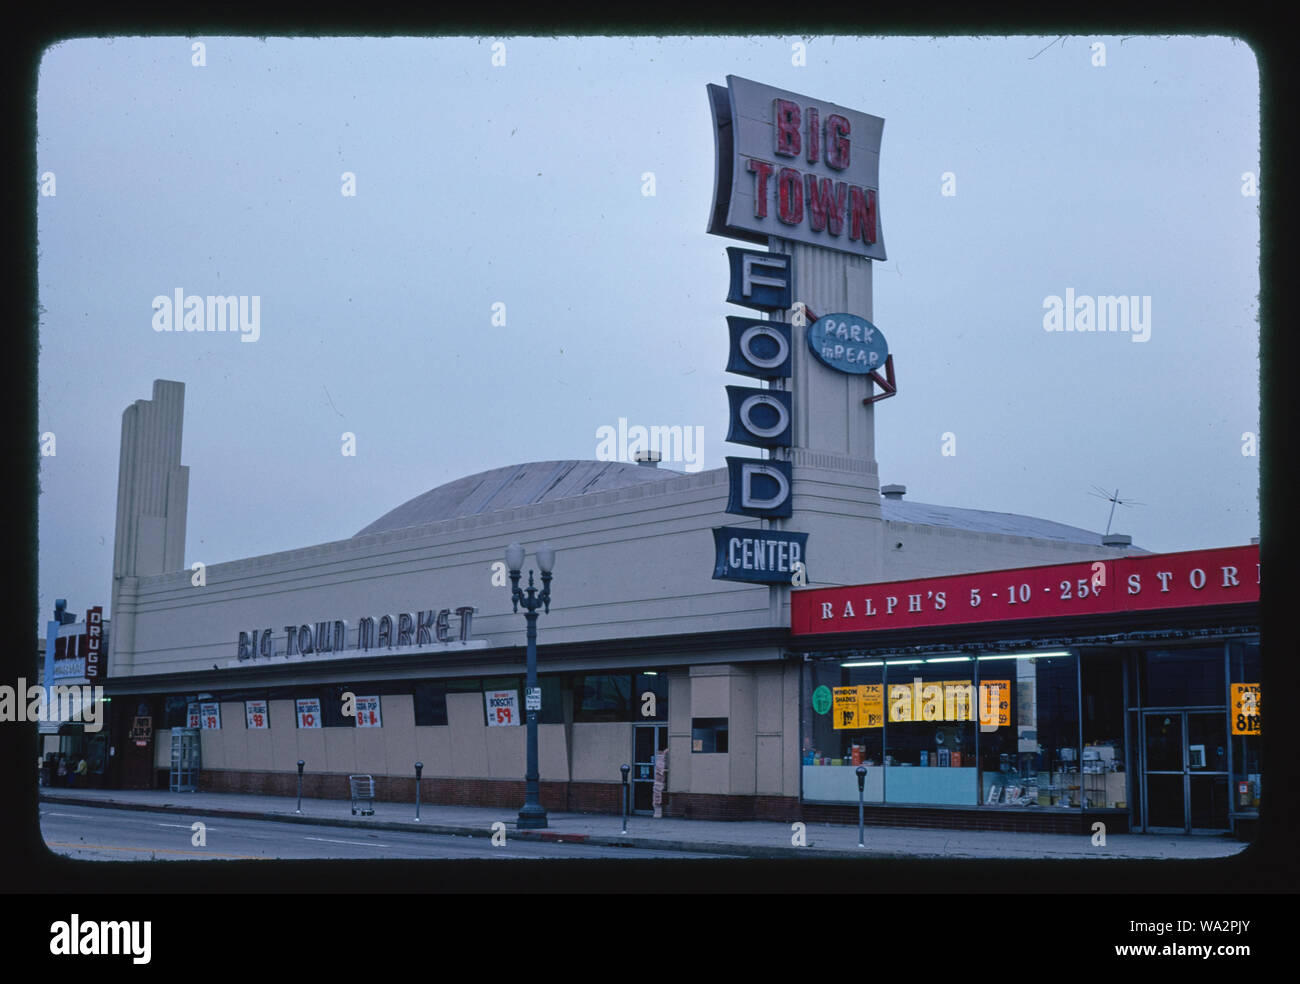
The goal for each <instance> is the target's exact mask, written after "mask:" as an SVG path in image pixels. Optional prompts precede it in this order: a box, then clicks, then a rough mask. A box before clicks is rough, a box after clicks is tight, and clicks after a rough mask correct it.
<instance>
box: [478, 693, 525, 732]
mask: <svg viewBox="0 0 1300 984" xmlns="http://www.w3.org/2000/svg"><path fill="white" fill-rule="evenodd" d="M483 699H484V700H485V701H486V702H487V723H488V727H489V728H507V727H511V726H512V725H517V724H520V723H521V722H520V720H519V691H517V690H487V691H484V693H483Z"/></svg>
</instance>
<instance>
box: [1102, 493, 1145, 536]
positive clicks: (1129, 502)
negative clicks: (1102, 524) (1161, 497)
mask: <svg viewBox="0 0 1300 984" xmlns="http://www.w3.org/2000/svg"><path fill="white" fill-rule="evenodd" d="M1088 494H1089V495H1095V496H1096V497H1097V498H1098V499H1105V500H1106V501H1107V502H1109V503H1110V516H1108V517H1107V518H1106V532H1105V533H1104V534H1102V535H1103V536H1110V523H1111V520H1113V519H1114V518H1115V507H1116V506H1145V505H1146V503H1145V502H1138V501H1136V500H1135V499H1121V498H1120V497H1119V489H1116V490H1115V493H1114V494H1113V495H1112V494H1111V493H1110V492H1107V491H1106V490H1105V489H1103V488H1102V487H1101V486H1100V485H1094V486H1093V491H1092V492H1089V493H1088Z"/></svg>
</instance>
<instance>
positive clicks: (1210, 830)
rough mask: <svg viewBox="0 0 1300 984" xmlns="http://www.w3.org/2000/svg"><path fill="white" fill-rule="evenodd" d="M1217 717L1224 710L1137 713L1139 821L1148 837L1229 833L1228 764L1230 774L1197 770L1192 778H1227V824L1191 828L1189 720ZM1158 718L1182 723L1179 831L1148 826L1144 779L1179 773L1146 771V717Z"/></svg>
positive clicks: (1166, 709) (1230, 798) (1219, 708)
mask: <svg viewBox="0 0 1300 984" xmlns="http://www.w3.org/2000/svg"><path fill="white" fill-rule="evenodd" d="M1216 713H1217V714H1222V713H1224V708H1222V707H1212V706H1206V707H1166V708H1148V707H1144V708H1142V709H1141V710H1140V711H1139V712H1138V714H1139V722H1140V727H1139V729H1138V730H1139V731H1140V732H1141V734H1140V735H1139V738H1138V740H1139V741H1140V742H1141V745H1142V760H1141V761H1142V770H1141V782H1142V821H1143V823H1142V830H1143V831H1145V832H1146V833H1151V834H1224V833H1228V832H1229V831H1231V830H1232V781H1231V777H1232V772H1231V762H1229V771H1227V772H1225V771H1222V770H1219V769H1214V770H1210V769H1198V770H1197V771H1196V773H1195V774H1196V775H1198V776H1205V775H1209V776H1226V777H1228V780H1229V781H1228V810H1227V814H1226V815H1225V820H1226V821H1227V823H1226V824H1225V825H1224V826H1223V827H1193V826H1192V775H1193V773H1192V770H1191V746H1190V744H1189V742H1188V737H1189V735H1188V716H1189V715H1191V714H1216ZM1161 714H1163V715H1164V716H1166V717H1170V716H1172V715H1175V714H1177V715H1178V716H1179V717H1180V719H1181V725H1182V736H1181V740H1182V749H1183V768H1182V777H1183V825H1182V826H1181V827H1156V826H1153V825H1152V824H1151V822H1150V821H1151V813H1150V802H1149V798H1148V795H1147V776H1148V775H1157V776H1173V775H1178V774H1179V773H1178V772H1175V771H1172V770H1168V769H1158V770H1152V769H1148V768H1147V762H1148V761H1149V759H1148V756H1147V727H1146V722H1147V718H1148V717H1151V716H1154V715H1161ZM1224 730H1225V732H1226V730H1227V725H1226V724H1225V725H1224ZM1225 741H1227V736H1226V734H1225ZM1226 747H1231V742H1228V743H1227V746H1226Z"/></svg>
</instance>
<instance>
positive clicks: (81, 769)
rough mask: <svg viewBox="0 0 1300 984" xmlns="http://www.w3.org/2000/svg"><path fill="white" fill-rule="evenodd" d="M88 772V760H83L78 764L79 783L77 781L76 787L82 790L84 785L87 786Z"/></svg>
mask: <svg viewBox="0 0 1300 984" xmlns="http://www.w3.org/2000/svg"><path fill="white" fill-rule="evenodd" d="M87 770H88V766H87V765H86V760H85V759H84V758H83V759H82V760H81V761H80V762H78V763H77V774H76V779H77V781H76V783H75V785H76V786H77V787H78V788H80V787H82V786H84V785H85V784H86V772H87Z"/></svg>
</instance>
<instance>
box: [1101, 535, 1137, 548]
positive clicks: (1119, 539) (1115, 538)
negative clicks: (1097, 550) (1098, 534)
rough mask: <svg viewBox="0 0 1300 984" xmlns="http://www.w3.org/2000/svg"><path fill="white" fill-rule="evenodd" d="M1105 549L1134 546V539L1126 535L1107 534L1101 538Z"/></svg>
mask: <svg viewBox="0 0 1300 984" xmlns="http://www.w3.org/2000/svg"><path fill="white" fill-rule="evenodd" d="M1101 545H1102V546H1103V547H1129V546H1132V545H1133V538H1132V537H1131V536H1128V535H1126V534H1124V533H1107V534H1106V535H1105V536H1103V537H1102V538H1101Z"/></svg>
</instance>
